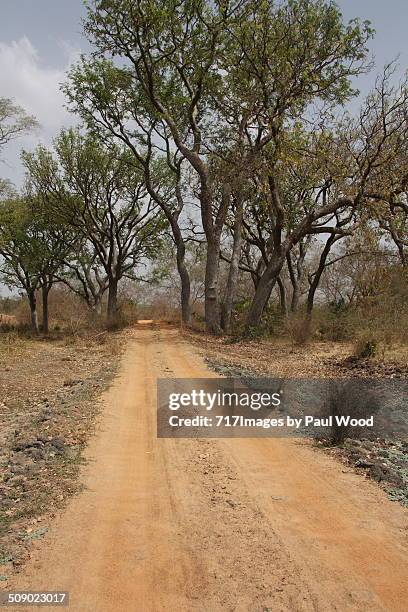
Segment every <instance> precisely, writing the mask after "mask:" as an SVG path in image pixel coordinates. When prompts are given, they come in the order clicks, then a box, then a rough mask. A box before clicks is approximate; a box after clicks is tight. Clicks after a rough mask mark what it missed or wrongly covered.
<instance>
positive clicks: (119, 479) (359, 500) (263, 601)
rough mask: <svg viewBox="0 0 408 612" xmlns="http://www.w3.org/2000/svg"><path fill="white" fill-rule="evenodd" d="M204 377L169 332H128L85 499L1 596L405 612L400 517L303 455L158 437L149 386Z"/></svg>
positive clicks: (294, 448) (380, 497) (151, 606)
mask: <svg viewBox="0 0 408 612" xmlns="http://www.w3.org/2000/svg"><path fill="white" fill-rule="evenodd" d="M211 375H213V374H210V373H209V371H208V370H207V368H206V366H205V364H204V362H203V361H202V359H201V358H200V357H198V356H197V354H196V350H195V349H194V348H193V347H191V346H190V345H188V344H187V343H186V342H185V341H183V340H182V339H181V338H180V336H179V335H178V333H177V332H176V331H175V330H166V329H164V328H163V329H160V328H155V327H154V326H150V325H149V324H144V325H143V326H142V325H141V326H139V327H138V328H136V329H135V331H134V334H133V337H131V338H130V339H129V342H128V346H127V349H126V351H125V353H124V356H123V359H122V365H121V368H120V371H119V375H118V376H117V378H116V380H115V383H114V384H113V385H112V387H111V388H110V390H109V391H108V392H106V393H105V394H104V396H103V405H104V407H103V412H102V415H101V419H100V423H99V427H98V433H97V435H96V436H95V437H94V438H93V439H92V440H91V444H90V446H89V448H88V451H87V456H88V458H89V459H90V461H89V463H88V465H87V467H86V468H85V470H84V473H83V480H84V483H85V485H86V490H85V491H84V492H83V493H81V494H80V495H78V496H77V497H75V498H74V499H73V500H72V502H71V503H70V505H69V507H68V508H67V510H66V511H65V512H64V513H63V514H61V516H59V517H58V518H57V519H56V520H55V522H54V524H53V526H52V528H51V529H50V532H49V533H48V534H47V536H46V537H45V539H44V540H43V541H41V542H39V543H38V544H36V548H35V550H34V553H33V555H32V559H31V561H30V562H29V564H28V565H27V566H26V567H25V568H24V571H23V573H21V574H20V575H18V576H17V577H16V578H15V580H14V582H13V584H12V585H11V587H8V588H18V589H31V590H41V589H47V590H68V591H70V609H71V610H74V611H77V610H78V611H79V610H87V611H98V612H105V611H106V612H107V611H109V612H111V611H112V610H115V611H118V612H122V611H123V612H128V611H129V612H133V611H135V612H155V611H161V610H169V611H171V612H184V611H185V612H187V611H188V612H191V611H202V612H204V611H205V612H218V611H221V610H222V611H259V612H267V611H272V610H273V612H275V611H281V610H282V611H297V610H319V611H320V610H321V611H326V610H339V611H340V610H341V611H342V612H343V611H345V610H356V611H360V610H366V611H376V610H387V611H394V610H395V611H398V612H402V611H403V610H406V609H407V601H408V584H407V581H406V576H407V575H408V561H407V555H406V544H407V522H406V517H407V513H406V511H405V510H404V509H403V508H402V507H401V506H399V505H397V504H393V503H392V502H390V501H388V500H387V498H386V496H385V494H384V493H383V492H382V491H381V490H380V489H378V487H377V486H376V485H375V484H373V483H370V482H367V481H364V480H363V479H361V478H360V477H359V476H358V475H356V474H354V473H352V472H351V471H349V470H347V469H345V468H344V466H342V465H341V464H339V463H338V462H336V461H335V460H334V459H332V458H330V457H328V456H326V455H324V454H322V453H320V452H318V451H316V450H314V449H313V448H311V447H309V446H308V445H307V444H306V443H305V442H299V441H295V440H291V441H289V440H277V439H270V440H267V439H263V440H260V439H240V440H237V439H235V440H233V439H229V440H225V439H224V440H182V439H178V440H163V439H157V438H156V431H155V423H156V419H155V410H156V407H155V401H156V391H155V387H156V379H157V378H158V377H168V376H171V377H173V376H177V377H193V376H194V377H199V376H203V377H208V376H211ZM13 609H14V610H15V609H16V608H13Z"/></svg>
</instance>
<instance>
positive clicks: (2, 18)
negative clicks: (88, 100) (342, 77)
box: [0, 0, 408, 184]
mask: <svg viewBox="0 0 408 612" xmlns="http://www.w3.org/2000/svg"><path fill="white" fill-rule="evenodd" d="M338 5H339V6H340V8H341V10H342V12H343V15H344V17H345V19H346V20H348V19H351V18H353V17H360V18H362V19H368V20H370V21H371V22H372V25H373V27H374V28H375V30H376V32H377V33H376V36H375V38H374V40H373V41H372V42H371V43H370V49H371V50H372V53H373V54H374V56H375V59H376V71H377V72H378V71H381V68H382V66H383V65H384V64H385V63H386V62H389V61H391V60H393V59H394V58H395V57H396V56H397V55H399V62H400V66H401V71H405V70H406V69H408V36H407V34H406V31H407V25H408V2H407V0H388V2H385V1H384V0H339V1H338ZM83 15H84V8H83V4H82V0H0V96H4V97H9V98H14V100H15V101H16V102H17V103H18V104H20V105H21V106H23V107H24V108H25V109H26V110H27V111H29V112H30V113H32V114H34V115H35V116H36V117H37V119H38V121H39V122H40V126H41V127H40V129H39V130H38V132H37V133H36V134H34V135H32V136H30V137H25V138H21V139H19V140H18V141H17V142H16V143H14V144H12V145H9V146H8V147H7V148H5V150H4V152H3V157H4V158H5V163H2V164H1V166H0V176H1V177H3V178H5V177H8V178H10V179H11V180H13V181H14V182H15V183H16V184H20V183H21V180H22V177H23V175H22V169H21V164H20V161H19V151H20V149H21V148H22V147H25V148H32V147H34V146H35V144H36V143H37V142H38V141H39V140H40V141H41V142H43V143H45V144H49V143H50V142H51V140H52V138H53V136H55V135H56V133H57V132H58V130H59V129H60V128H61V127H62V126H63V125H68V124H72V122H73V121H75V119H74V118H73V117H72V116H71V115H70V114H69V113H68V112H67V111H66V110H65V109H64V107H63V104H64V99H63V96H62V94H61V92H60V91H59V84H60V83H61V82H62V81H63V80H64V74H65V72H66V70H67V68H68V66H69V64H70V63H71V62H73V61H75V59H76V58H77V57H78V54H79V53H80V52H81V51H82V52H84V51H87V50H88V46H87V42H86V40H85V39H84V38H83V37H82V35H81V29H82V28H81V23H80V20H81V17H82V16H83ZM374 77H375V74H370V75H365V76H364V77H363V78H361V79H359V81H358V86H359V88H360V89H361V90H362V93H365V92H367V91H368V90H369V89H370V87H371V85H372V84H373V81H374Z"/></svg>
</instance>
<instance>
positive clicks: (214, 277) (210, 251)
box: [204, 240, 221, 334]
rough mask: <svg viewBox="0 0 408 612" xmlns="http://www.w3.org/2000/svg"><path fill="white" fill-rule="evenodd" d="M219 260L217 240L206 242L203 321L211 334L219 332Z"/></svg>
mask: <svg viewBox="0 0 408 612" xmlns="http://www.w3.org/2000/svg"><path fill="white" fill-rule="evenodd" d="M219 261H220V244H219V240H211V241H208V242H207V261H206V266H205V283H204V290H205V299H204V304H205V322H206V328H207V331H208V332H210V333H211V334H219V333H221V326H220V307H219V299H218V276H219Z"/></svg>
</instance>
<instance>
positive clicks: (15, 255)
mask: <svg viewBox="0 0 408 612" xmlns="http://www.w3.org/2000/svg"><path fill="white" fill-rule="evenodd" d="M75 240H76V239H75V236H74V235H72V232H70V231H69V229H68V228H67V227H66V226H64V225H60V224H58V223H53V222H52V221H51V220H50V219H49V217H48V216H47V215H46V214H44V211H43V210H42V208H41V204H40V202H39V201H38V200H34V199H33V198H32V197H28V196H26V197H20V198H14V199H10V200H3V201H2V202H1V206H0V255H1V257H2V259H3V265H2V266H1V273H2V277H3V279H4V282H5V283H6V285H7V286H8V287H10V288H13V287H19V288H21V289H22V290H23V291H25V293H26V295H27V298H28V302H29V306H30V312H31V327H32V329H33V331H34V332H35V333H38V332H39V325H38V315H37V298H36V294H37V290H39V289H41V292H42V309H43V313H42V314H43V316H42V328H43V332H44V333H45V334H47V333H48V326H49V323H48V296H49V292H50V290H51V287H52V286H53V284H54V283H55V282H57V273H58V272H59V271H60V270H61V268H62V267H63V262H64V260H65V259H66V258H67V257H68V254H69V252H70V251H71V250H72V249H73V245H74V243H75Z"/></svg>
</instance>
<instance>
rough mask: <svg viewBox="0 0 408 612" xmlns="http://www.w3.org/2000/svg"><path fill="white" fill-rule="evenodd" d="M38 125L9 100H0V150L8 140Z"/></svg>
mask: <svg viewBox="0 0 408 612" xmlns="http://www.w3.org/2000/svg"><path fill="white" fill-rule="evenodd" d="M37 126H38V123H37V121H36V119H35V118H34V117H32V116H31V115H28V114H27V113H26V112H25V110H24V109H23V108H21V106H18V105H17V104H15V103H14V102H13V101H12V100H10V99H9V98H0V150H1V149H2V148H3V147H4V145H6V144H7V143H8V142H10V140H14V139H15V138H18V137H19V136H22V135H23V134H26V133H27V132H30V131H31V130H33V129H34V128H35V127H37Z"/></svg>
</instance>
